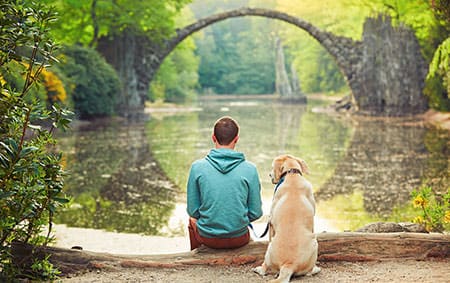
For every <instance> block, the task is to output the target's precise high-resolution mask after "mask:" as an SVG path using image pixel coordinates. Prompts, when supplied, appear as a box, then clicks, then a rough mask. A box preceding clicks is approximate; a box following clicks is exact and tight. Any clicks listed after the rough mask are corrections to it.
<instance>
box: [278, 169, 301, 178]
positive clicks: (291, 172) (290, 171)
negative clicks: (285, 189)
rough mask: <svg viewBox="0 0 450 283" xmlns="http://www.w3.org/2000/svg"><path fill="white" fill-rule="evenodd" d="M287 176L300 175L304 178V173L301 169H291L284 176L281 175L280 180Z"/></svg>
mask: <svg viewBox="0 0 450 283" xmlns="http://www.w3.org/2000/svg"><path fill="white" fill-rule="evenodd" d="M287 174H300V176H303V174H302V171H300V169H297V168H291V169H289V170H287V171H286V172H284V173H283V174H281V176H280V179H282V178H284V177H285V176H286V175H287Z"/></svg>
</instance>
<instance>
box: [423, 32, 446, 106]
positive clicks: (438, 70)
mask: <svg viewBox="0 0 450 283" xmlns="http://www.w3.org/2000/svg"><path fill="white" fill-rule="evenodd" d="M436 75H439V76H440V77H442V78H443V85H444V87H446V88H447V99H446V102H447V103H448V104H450V100H449V98H450V37H449V38H447V39H446V40H444V42H442V44H441V45H439V46H438V48H437V49H436V52H435V53H434V56H433V60H432V61H431V63H430V71H429V73H428V76H427V79H431V78H433V77H434V76H436ZM442 104H443V103H441V104H440V105H442ZM445 110H450V105H448V106H447V107H446V109H445Z"/></svg>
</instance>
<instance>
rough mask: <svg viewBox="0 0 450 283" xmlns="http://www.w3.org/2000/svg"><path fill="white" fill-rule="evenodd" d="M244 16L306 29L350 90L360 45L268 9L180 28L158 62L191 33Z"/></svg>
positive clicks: (217, 16)
mask: <svg viewBox="0 0 450 283" xmlns="http://www.w3.org/2000/svg"><path fill="white" fill-rule="evenodd" d="M244 16H260V17H266V18H272V19H277V20H281V21H284V22H287V23H290V24H292V25H294V26H297V27H299V28H300V29H303V30H305V31H306V32H307V33H309V34H310V35H311V36H312V37H313V38H315V39H316V40H317V41H318V42H319V43H320V44H321V45H322V46H323V47H324V48H325V49H326V50H327V51H328V52H329V53H330V54H331V56H332V57H333V58H334V59H335V60H336V63H337V65H338V67H339V68H340V70H341V72H342V73H343V74H344V76H345V77H346V78H347V81H348V83H349V85H350V87H352V83H353V79H354V77H355V74H354V72H355V71H356V69H357V68H356V65H355V64H354V63H357V62H359V61H360V59H361V58H360V57H361V56H362V49H361V42H360V41H355V40H353V39H351V38H347V37H343V36H337V35H334V34H332V33H330V32H326V31H323V30H321V29H319V28H318V27H316V26H314V25H312V24H311V23H309V22H307V21H305V20H303V19H301V18H297V17H294V16H290V15H288V14H286V13H283V12H279V11H275V10H268V9H263V8H248V7H244V8H240V9H237V10H232V11H227V12H223V13H219V14H215V15H212V16H209V17H206V18H203V19H200V20H198V21H197V22H195V23H193V24H191V25H188V26H186V27H184V28H182V29H178V30H177V34H176V35H175V36H174V37H172V38H170V39H169V40H167V41H166V44H165V46H164V48H163V50H162V52H161V53H160V58H159V60H160V62H162V60H164V58H165V57H166V56H167V55H168V54H169V53H170V52H172V50H173V49H174V48H175V47H176V46H177V45H178V44H179V43H180V42H181V41H183V40H184V39H186V38H187V37H188V36H190V35H192V34H193V33H195V32H197V31H199V30H201V29H203V28H205V27H207V26H209V25H212V24H214V23H217V22H219V21H223V20H226V19H229V18H236V17H244Z"/></svg>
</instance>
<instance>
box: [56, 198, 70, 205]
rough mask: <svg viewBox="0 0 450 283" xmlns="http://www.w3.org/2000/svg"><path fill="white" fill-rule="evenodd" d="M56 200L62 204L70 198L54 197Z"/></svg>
mask: <svg viewBox="0 0 450 283" xmlns="http://www.w3.org/2000/svg"><path fill="white" fill-rule="evenodd" d="M53 200H54V201H56V202H59V203H61V204H65V203H68V202H69V201H70V200H69V199H68V198H53Z"/></svg>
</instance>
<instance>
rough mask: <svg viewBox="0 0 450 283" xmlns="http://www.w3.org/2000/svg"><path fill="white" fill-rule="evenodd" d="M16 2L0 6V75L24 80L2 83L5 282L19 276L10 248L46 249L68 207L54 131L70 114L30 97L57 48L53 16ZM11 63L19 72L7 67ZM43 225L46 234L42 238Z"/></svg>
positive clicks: (0, 246) (0, 262)
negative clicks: (51, 34) (61, 211)
mask: <svg viewBox="0 0 450 283" xmlns="http://www.w3.org/2000/svg"><path fill="white" fill-rule="evenodd" d="M20 3H21V1H9V2H8V3H1V4H0V12H1V16H2V26H1V34H2V37H1V38H0V46H1V49H0V58H1V59H0V60H1V64H0V71H1V73H2V74H7V75H8V74H11V73H12V72H14V73H15V72H20V73H22V74H23V77H24V80H23V81H20V83H22V86H21V87H20V86H19V85H15V86H12V85H9V84H8V83H7V82H6V81H2V83H1V93H0V271H1V275H0V276H1V277H3V278H10V277H13V276H15V274H16V272H20V270H18V269H16V268H14V267H12V262H11V243H12V242H13V241H19V242H25V243H31V244H36V245H40V244H44V245H45V244H47V243H48V242H49V241H50V239H51V238H50V233H51V227H52V219H53V216H54V214H55V212H56V211H57V209H58V208H59V207H60V206H62V205H63V204H65V203H67V202H68V200H67V199H66V198H65V196H64V193H63V185H64V180H63V175H64V172H63V169H62V167H61V165H60V161H61V154H60V153H58V152H57V151H56V148H55V147H54V145H55V143H56V141H55V139H54V138H53V131H54V130H55V128H60V129H65V128H67V126H68V124H69V122H70V119H69V118H68V116H69V115H70V112H68V111H66V110H64V109H62V108H60V107H59V105H58V104H55V105H53V107H51V108H50V109H47V108H46V106H45V103H40V102H39V101H38V99H36V98H31V97H29V96H30V94H31V91H30V90H31V89H32V87H33V86H34V85H35V84H36V82H37V79H38V77H39V75H40V73H41V72H42V70H43V68H44V66H47V64H48V63H49V62H50V61H53V60H54V57H53V56H52V53H53V51H54V50H55V44H54V43H53V41H52V39H51V38H50V37H49V26H50V23H51V22H53V21H54V20H55V16H54V14H53V13H52V12H50V11H48V9H47V8H46V7H45V6H42V5H40V4H33V5H31V6H23V5H21V4H20ZM18 23H20V24H18ZM27 52H29V54H27ZM24 54H27V55H24ZM14 62H16V65H15V67H17V68H19V69H20V70H19V69H16V68H11V66H12V65H13V63H14ZM12 77H18V76H17V75H16V74H12ZM46 225H48V234H47V236H45V237H44V236H42V232H43V229H44V227H45V226H46ZM41 263H42V264H45V262H43V261H41ZM42 267H43V268H44V269H45V272H49V271H50V270H52V267H51V266H49V265H45V266H42ZM36 270H38V269H36ZM9 272H12V273H9ZM52 272H54V271H52ZM48 275H49V273H47V274H45V276H48Z"/></svg>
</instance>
